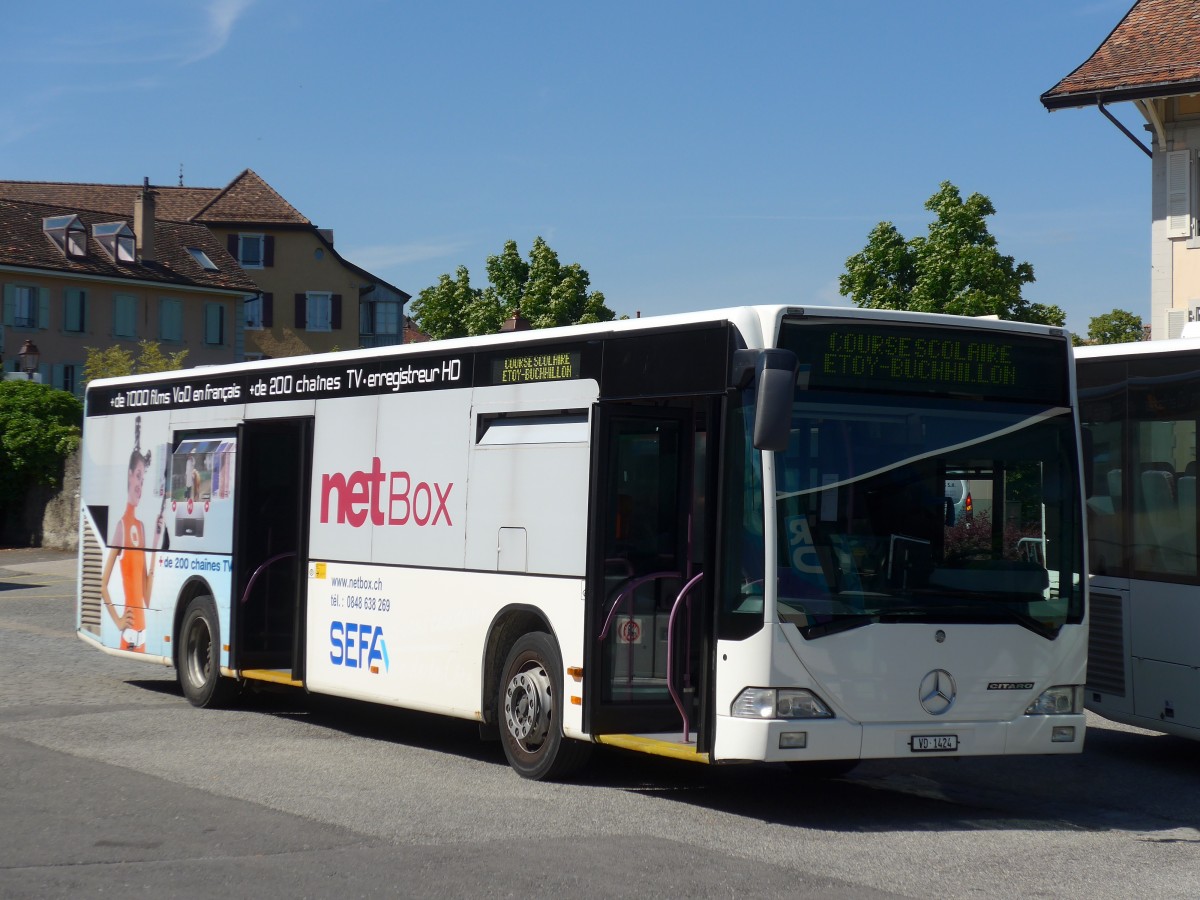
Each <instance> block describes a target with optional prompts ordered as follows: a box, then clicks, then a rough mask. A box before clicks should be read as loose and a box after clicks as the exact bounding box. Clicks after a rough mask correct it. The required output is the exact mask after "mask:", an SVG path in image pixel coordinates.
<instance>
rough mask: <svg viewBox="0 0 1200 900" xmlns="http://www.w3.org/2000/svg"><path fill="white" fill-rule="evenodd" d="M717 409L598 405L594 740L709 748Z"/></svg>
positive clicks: (590, 657) (591, 604)
mask: <svg viewBox="0 0 1200 900" xmlns="http://www.w3.org/2000/svg"><path fill="white" fill-rule="evenodd" d="M711 413H712V409H710V407H709V405H708V404H706V403H693V402H687V403H681V404H680V405H679V406H674V405H673V406H670V407H661V406H635V405H621V406H613V405H604V404H601V405H600V406H599V407H598V414H597V416H596V417H595V421H596V425H595V429H596V431H595V434H594V443H593V460H592V486H591V490H592V494H591V504H590V508H591V516H592V518H591V522H590V524H589V541H588V546H589V554H588V589H587V629H588V631H587V637H588V641H587V649H586V654H587V655H586V657H585V664H584V709H583V715H584V727H585V730H587V731H588V732H589V733H591V734H594V735H603V734H638V735H655V736H661V737H662V738H663V739H667V736H668V735H673V737H671V738H670V739H671V740H675V741H684V742H688V741H689V740H690V741H691V742H693V743H696V736H697V734H699V735H700V740H699V742H698V743H699V745H700V746H699V749H701V750H704V749H706V748H705V747H704V746H703V745H704V744H706V743H707V741H706V740H705V739H704V732H705V724H706V723H705V720H706V719H707V714H706V713H705V707H706V704H705V703H704V694H705V688H706V686H707V685H708V684H710V683H711V680H712V679H711V660H710V657H711V641H710V640H709V635H711V629H710V628H708V627H707V623H710V622H711V620H712V617H711V615H710V613H709V609H710V604H709V602H708V599H707V598H708V596H709V587H708V585H707V584H705V579H704V577H703V571H704V560H705V559H706V558H708V556H709V553H708V546H707V545H708V535H707V533H706V529H707V526H706V522H705V516H704V509H705V504H704V498H705V496H706V495H707V493H708V490H707V488H708V484H707V482H708V479H709V477H710V469H711V463H710V461H709V460H708V453H707V448H708V446H709V443H710V442H709V441H708V440H707V430H706V422H707V421H711V420H712V416H711ZM685 720H686V722H687V729H688V731H689V732H690V733H691V737H690V738H689V736H688V735H685V734H684V733H683V729H684V722H685Z"/></svg>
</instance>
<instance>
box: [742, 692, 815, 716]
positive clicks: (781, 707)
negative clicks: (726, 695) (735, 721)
mask: <svg viewBox="0 0 1200 900" xmlns="http://www.w3.org/2000/svg"><path fill="white" fill-rule="evenodd" d="M730 713H731V714H732V715H733V716H735V717H737V718H739V719H832V718H833V711H832V710H831V709H830V708H829V707H828V706H826V705H825V704H824V703H822V702H821V700H820V699H818V698H817V695H816V694H814V693H813V692H812V691H806V690H802V689H800V688H746V689H745V690H744V691H742V692H741V693H740V694H738V696H737V699H736V700H734V701H733V706H732V707H731V708H730Z"/></svg>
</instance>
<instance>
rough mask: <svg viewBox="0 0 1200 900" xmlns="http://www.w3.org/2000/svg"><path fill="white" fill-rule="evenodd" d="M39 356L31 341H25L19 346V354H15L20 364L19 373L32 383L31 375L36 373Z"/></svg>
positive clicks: (35, 346) (38, 351)
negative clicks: (23, 374) (22, 373)
mask: <svg viewBox="0 0 1200 900" xmlns="http://www.w3.org/2000/svg"><path fill="white" fill-rule="evenodd" d="M41 356H42V354H41V351H40V350H38V348H37V344H35V343H34V342H33V341H26V342H25V343H24V344H22V345H21V352H20V353H18V354H17V360H18V361H19V362H20V364H21V371H22V372H24V373H25V376H26V377H27V378H28V379H29V380H30V381H33V373H34V372H36V371H37V367H38V360H39V359H41Z"/></svg>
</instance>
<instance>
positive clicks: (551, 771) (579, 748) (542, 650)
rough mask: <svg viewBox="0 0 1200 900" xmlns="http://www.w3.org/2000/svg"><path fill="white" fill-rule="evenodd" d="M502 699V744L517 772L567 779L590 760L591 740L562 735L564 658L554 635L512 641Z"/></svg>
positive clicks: (533, 635)
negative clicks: (584, 740) (580, 739)
mask: <svg viewBox="0 0 1200 900" xmlns="http://www.w3.org/2000/svg"><path fill="white" fill-rule="evenodd" d="M498 701H499V702H498V704H497V707H498V710H499V714H500V743H501V744H503V746H504V755H505V756H506V757H507V758H508V763H509V765H511V766H512V767H513V768H514V769H515V770H516V771H517V773H518V774H519V775H521V776H522V777H524V778H531V779H533V780H535V781H541V780H553V779H558V778H565V777H567V776H568V775H571V774H572V773H574V772H576V771H578V770H579V769H580V768H581V767H582V766H583V765H584V763H586V762H587V758H588V756H589V755H590V752H591V749H592V747H591V744H586V743H583V742H582V741H575V740H571V739H570V738H565V737H563V733H562V706H563V689H562V657H561V656H560V654H559V652H558V645H557V644H556V643H555V641H554V638H552V637H551V636H550V635H548V634H546V633H544V632H541V631H535V632H531V633H529V634H525V635H522V636H521V637H520V638H518V639H517V642H516V643H515V644H513V647H512V650H510V651H509V653H508V659H506V660H505V662H504V669H503V673H502V676H501V678H500V693H499V697H498Z"/></svg>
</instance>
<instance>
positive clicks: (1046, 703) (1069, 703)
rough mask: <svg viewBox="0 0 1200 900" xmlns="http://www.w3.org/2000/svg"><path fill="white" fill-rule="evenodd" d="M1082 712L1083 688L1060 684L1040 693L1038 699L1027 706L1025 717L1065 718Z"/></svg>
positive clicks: (1075, 685)
mask: <svg viewBox="0 0 1200 900" xmlns="http://www.w3.org/2000/svg"><path fill="white" fill-rule="evenodd" d="M1081 712H1083V687H1082V686H1081V685H1077V684H1060V685H1057V686H1055V687H1052V688H1047V689H1046V690H1044V691H1042V694H1041V696H1040V697H1038V698H1037V699H1036V700H1034V701H1033V703H1031V704H1029V709H1027V710H1025V715H1027V716H1066V715H1078V714H1079V713H1081Z"/></svg>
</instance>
